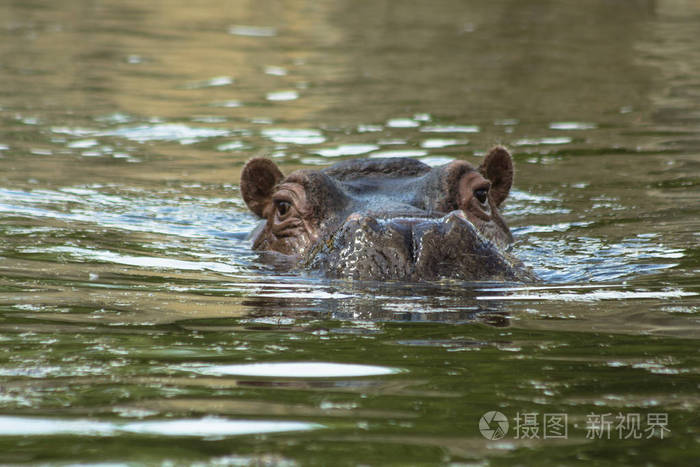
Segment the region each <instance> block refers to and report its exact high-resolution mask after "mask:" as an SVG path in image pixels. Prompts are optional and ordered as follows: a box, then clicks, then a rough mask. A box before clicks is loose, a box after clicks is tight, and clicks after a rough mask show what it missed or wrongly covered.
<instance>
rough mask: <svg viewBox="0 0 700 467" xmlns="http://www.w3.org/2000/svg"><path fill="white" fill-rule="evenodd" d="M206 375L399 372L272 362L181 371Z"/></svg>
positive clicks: (323, 375)
mask: <svg viewBox="0 0 700 467" xmlns="http://www.w3.org/2000/svg"><path fill="white" fill-rule="evenodd" d="M180 368H181V369H188V370H191V371H194V372H196V373H200V374H206V375H237V376H260V377H267V378H352V377H358V376H379V375H391V374H395V373H399V372H400V371H401V370H400V369H398V368H390V367H384V366H376V365H357V364H351V363H330V362H273V363H248V364H240V365H198V366H194V365H193V366H187V367H180Z"/></svg>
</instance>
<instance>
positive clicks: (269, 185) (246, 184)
mask: <svg viewBox="0 0 700 467" xmlns="http://www.w3.org/2000/svg"><path fill="white" fill-rule="evenodd" d="M283 178H284V175H282V172H281V171H280V169H279V168H277V165H275V163H274V162H272V161H271V160H270V159H265V158H263V157H256V158H254V159H251V160H249V161H248V162H247V163H246V165H245V167H243V172H242V173H241V193H242V194H243V201H245V204H247V205H248V208H250V210H251V211H253V212H254V213H255V214H257V215H258V216H259V217H263V212H264V211H265V206H267V204H268V203H269V202H270V198H271V197H272V192H273V191H274V189H275V186H276V185H277V184H278V183H279V182H280V181H281V180H282V179H283Z"/></svg>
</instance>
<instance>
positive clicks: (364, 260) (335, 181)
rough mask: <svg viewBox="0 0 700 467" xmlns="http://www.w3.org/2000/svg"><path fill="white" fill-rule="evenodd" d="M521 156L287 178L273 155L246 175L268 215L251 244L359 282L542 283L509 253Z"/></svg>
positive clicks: (252, 204)
mask: <svg viewBox="0 0 700 467" xmlns="http://www.w3.org/2000/svg"><path fill="white" fill-rule="evenodd" d="M512 183H513V159H512V157H511V155H510V153H509V152H508V151H507V150H506V149H505V148H503V147H501V146H497V147H495V148H493V149H492V150H491V151H490V152H489V153H488V154H487V155H486V156H485V157H484V159H483V162H482V163H481V164H480V165H479V166H478V167H475V166H473V165H472V164H470V163H469V162H467V161H464V160H455V161H452V162H449V163H447V164H445V165H442V166H439V167H431V166H429V165H426V164H424V163H423V162H421V161H419V160H416V159H410V158H384V159H379V158H377V159H373V158H365V159H354V160H346V161H342V162H338V163H336V164H334V165H331V166H328V167H326V168H323V169H321V170H296V171H294V172H292V173H290V174H289V175H287V176H285V175H284V174H283V173H282V172H281V170H280V169H279V168H278V167H277V165H276V164H275V163H274V162H273V161H272V160H270V159H267V158H254V159H251V160H250V161H248V162H247V163H246V165H245V166H244V168H243V171H242V173H241V184H240V188H241V193H242V195H243V200H244V201H245V203H246V204H247V206H248V208H250V210H251V211H252V212H253V213H255V214H256V215H257V216H259V217H260V218H262V219H264V222H262V223H261V224H260V225H259V226H258V228H257V229H255V230H254V231H253V233H252V234H251V240H252V248H253V249H254V250H258V251H264V252H276V253H277V254H279V255H283V256H284V258H285V259H286V260H288V262H290V263H291V264H293V265H294V268H297V269H299V270H306V271H317V272H319V273H320V274H322V275H324V276H327V277H330V278H345V279H357V280H377V281H387V280H397V281H434V280H442V279H456V280H465V281H482V280H485V281H516V282H526V281H532V280H534V275H533V273H532V272H531V270H530V269H529V268H527V267H526V266H524V265H523V263H522V262H521V261H519V260H518V259H516V258H515V257H513V256H512V255H511V254H510V253H509V246H510V245H511V243H512V241H513V236H512V234H511V232H510V229H509V228H508V226H507V225H506V222H505V220H504V219H503V217H502V216H501V213H500V211H499V207H500V206H501V204H502V203H503V202H504V201H505V199H506V198H507V197H508V194H509V192H510V189H511V185H512Z"/></svg>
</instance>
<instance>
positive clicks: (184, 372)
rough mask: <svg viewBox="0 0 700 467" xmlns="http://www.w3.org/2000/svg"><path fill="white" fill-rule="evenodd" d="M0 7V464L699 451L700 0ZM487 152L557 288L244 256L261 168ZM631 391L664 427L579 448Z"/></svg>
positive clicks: (505, 460)
mask: <svg viewBox="0 0 700 467" xmlns="http://www.w3.org/2000/svg"><path fill="white" fill-rule="evenodd" d="M0 17H1V18H3V21H4V22H3V24H0V35H1V36H2V39H3V40H2V41H0V44H2V45H0V58H2V60H0V77H2V82H3V83H4V85H3V90H2V91H1V92H0V218H2V221H0V230H1V232H0V343H2V346H0V453H1V454H0V462H2V463H11V464H22V463H40V462H46V463H52V464H54V465H55V464H61V463H65V464H71V463H83V464H84V463H90V464H100V463H105V464H109V463H110V462H112V463H119V464H129V463H130V462H133V463H135V464H149V463H153V464H163V463H164V462H166V463H167V462H171V463H183V464H188V463H189V464H198V465H208V464H213V465H217V464H224V465H256V464H257V465H262V464H265V465H268V464H280V465H305V464H308V463H314V462H315V463H319V464H325V465H336V464H338V462H339V460H341V461H345V460H347V463H348V464H353V465H355V464H368V465H381V464H388V463H394V464H424V465H435V464H439V463H444V464H446V465H448V464H450V463H453V464H456V465H460V464H480V465H481V464H487V463H488V464H493V465H498V464H499V463H502V464H505V465H512V464H518V463H520V464H522V463H526V464H527V463H538V464H542V465H548V464H554V463H573V462H576V461H592V462H598V463H600V462H611V459H615V460H616V462H617V461H619V463H627V464H635V465H637V464H640V463H643V462H650V463H654V462H657V461H658V462H659V463H668V462H669V459H670V460H671V461H672V462H673V463H675V464H676V465H690V464H691V463H692V462H695V461H696V459H697V458H698V452H697V442H696V441H697V440H696V436H695V433H697V431H698V426H697V421H696V420H695V419H694V418H693V414H694V413H696V412H697V410H698V408H700V400H699V399H698V397H697V387H698V379H697V369H698V368H699V367H700V363H699V362H698V359H697V339H698V337H699V336H700V327H698V322H697V314H698V307H699V306H700V301H699V299H698V293H700V286H699V284H698V281H697V272H698V267H699V266H698V254H697V247H698V239H699V237H698V232H700V221H699V220H698V219H700V211H698V206H700V204H699V203H698V192H697V186H698V174H699V173H700V171H699V170H698V169H699V167H700V166H699V165H698V157H699V156H698V154H699V151H700V144H698V142H699V141H700V140H699V139H698V137H697V133H698V122H699V121H700V120H699V119H698V116H699V115H700V113H699V110H698V109H700V102H699V101H698V93H697V92H696V91H697V89H700V87H699V86H700V83H699V82H698V76H700V54H699V53H698V48H697V47H696V46H695V44H696V42H697V40H696V39H697V38H696V36H697V30H698V24H700V10H698V8H697V6H696V5H695V4H694V3H693V2H670V1H658V2H648V1H646V0H639V1H630V2H618V3H615V4H613V3H611V2H602V1H601V2H598V1H593V2H585V3H581V2H576V3H575V4H574V2H570V1H568V0H567V1H564V2H561V4H559V3H556V4H555V3H552V2H539V1H535V2H515V1H510V0H497V1H494V2H488V3H479V4H477V3H474V2H455V1H449V0H448V1H447V2H446V3H440V2H438V3H426V2H422V3H421V2H409V3H407V4H403V3H402V4H401V5H400V6H399V5H398V4H396V5H393V4H391V2H389V3H386V2H364V3H357V2H346V1H344V0H338V1H334V2H322V3H316V4H313V5H311V4H308V5H307V4H304V5H301V2H297V1H295V0H293V1H291V2H288V5H285V8H279V6H278V5H272V4H267V3H265V2H257V3H255V4H254V5H253V4H252V3H251V5H247V4H244V3H240V2H239V3H236V2H234V3H232V4H230V5H227V7H226V8H223V9H222V8H221V5H219V4H216V5H215V4H214V3H212V2H198V3H197V4H196V5H195V4H191V5H190V4H188V3H187V2H175V3H172V2H152V3H148V4H144V3H143V2H140V3H138V4H137V3H136V2H134V1H132V0H127V1H123V2H102V3H100V5H97V6H94V7H89V8H87V9H82V8H81V9H79V10H75V9H73V8H72V7H70V6H69V5H68V4H65V2H60V3H55V2H48V1H44V0H38V1H36V2H32V3H31V4H29V3H27V2H22V1H9V2H5V3H3V5H2V6H0ZM621 25H623V26H624V27H621ZM620 77H624V79H622V78H620ZM494 144H505V145H507V146H509V147H510V148H511V150H512V152H513V154H514V158H515V162H516V179H515V188H514V189H513V190H512V192H511V195H510V197H509V200H508V201H507V204H506V206H505V208H504V214H505V217H506V219H507V220H508V221H509V223H510V225H511V226H512V229H513V232H514V234H515V237H516V243H515V245H514V247H513V253H514V254H515V255H516V256H518V257H520V258H522V259H523V260H524V262H525V263H527V264H528V265H530V266H531V267H533V269H535V271H536V272H537V274H538V275H539V277H540V278H541V281H539V282H538V283H536V284H528V285H523V284H502V283H464V282H458V281H449V280H445V281H440V282H434V283H420V284H407V283H376V282H352V281H342V280H333V281H331V280H324V279H321V278H318V277H316V276H314V275H313V274H308V273H290V272H282V271H280V270H278V269H277V268H275V266H274V264H272V263H269V262H267V261H266V260H265V258H262V257H259V255H258V254H256V253H254V252H251V251H250V245H249V242H248V241H247V240H246V236H247V233H248V232H250V231H251V230H252V229H253V228H254V227H255V225H256V224H257V222H258V221H257V220H256V219H254V218H253V216H252V215H250V214H249V213H247V209H246V207H245V205H244V203H243V202H242V200H241V197H240V193H239V191H238V179H239V175H240V170H241V167H242V165H243V163H244V162H245V161H246V160H247V159H249V158H250V157H254V156H269V157H273V158H274V159H275V161H276V162H277V163H278V164H279V165H280V167H281V169H282V170H283V171H284V172H285V173H289V172H291V171H292V170H295V169H298V168H315V167H323V166H326V165H328V164H330V163H333V162H336V161H340V160H344V159H347V158H353V157H415V158H418V159H420V160H422V161H423V162H425V163H428V164H429V165H439V164H444V163H447V162H449V161H452V160H456V159H466V160H468V161H470V162H471V163H473V164H475V165H477V164H479V163H480V161H481V158H482V157H483V156H484V155H485V153H486V151H487V150H488V148H489V147H491V146H493V145H494ZM489 410H500V411H502V412H503V413H504V414H506V416H507V417H509V418H510V419H511V420H513V418H514V417H515V416H516V414H517V413H524V412H531V413H544V412H547V413H561V412H566V413H568V414H569V416H570V422H571V423H570V427H569V428H570V430H571V431H570V433H571V437H570V439H569V440H567V444H566V446H567V448H566V449H568V451H566V452H563V449H564V448H560V446H559V445H556V446H555V445H553V444H549V443H548V441H547V440H541V439H540V440H537V441H535V440H516V439H515V438H513V433H512V432H511V433H510V434H509V435H508V438H506V439H505V440H503V441H502V442H501V443H500V444H499V443H497V442H492V441H488V440H486V439H484V438H483V437H482V436H481V434H479V432H478V424H477V422H478V420H479V417H480V416H481V415H483V414H484V413H485V412H486V411H489ZM622 410H628V411H629V412H639V413H641V414H642V415H646V414H647V413H649V412H650V411H654V412H664V413H669V414H670V420H671V426H670V428H671V433H672V436H671V437H670V439H664V440H663V441H661V440H659V441H658V442H652V441H654V440H651V441H647V440H640V441H631V440H627V441H626V442H628V443H630V444H624V445H623V444H622V443H617V442H613V441H610V442H607V441H606V440H598V441H595V440H590V439H587V438H586V436H585V435H586V433H585V430H583V429H582V428H581V427H584V426H585V425H586V416H587V415H588V414H591V413H606V412H610V413H617V412H619V411H622ZM115 417H119V418H118V419H117V420H118V421H115ZM574 424H575V425H574ZM3 430H4V431H3ZM306 432H309V433H308V435H307V434H306ZM275 433H276V434H275ZM246 435H253V436H246ZM84 436H87V437H89V438H91V439H90V440H88V441H83V440H82V438H83V437H84ZM228 436H238V437H237V438H236V444H235V445H233V444H231V443H230V442H228V441H227V440H226V437H228ZM18 437H19V438H18ZM103 438H104V439H103ZM107 438H109V439H107ZM18 439H19V440H20V441H19V442H18ZM174 440H175V441H176V442H173V441H174ZM662 442H663V443H664V444H663V445H661V443H662ZM660 447H662V448H663V449H659V448H660ZM560 449H561V450H560ZM567 456H568V457H567ZM661 456H665V457H661Z"/></svg>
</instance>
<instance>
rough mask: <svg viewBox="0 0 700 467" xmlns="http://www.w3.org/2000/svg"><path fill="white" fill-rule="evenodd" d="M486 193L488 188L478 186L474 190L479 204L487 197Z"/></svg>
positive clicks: (487, 193)
mask: <svg viewBox="0 0 700 467" xmlns="http://www.w3.org/2000/svg"><path fill="white" fill-rule="evenodd" d="M488 195H489V190H488V188H479V189H476V190H474V197H475V198H476V199H478V200H479V202H480V203H481V204H484V203H485V202H486V198H487V197H488Z"/></svg>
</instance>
